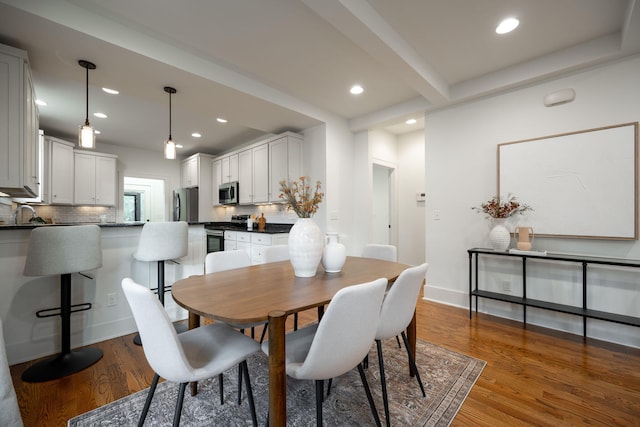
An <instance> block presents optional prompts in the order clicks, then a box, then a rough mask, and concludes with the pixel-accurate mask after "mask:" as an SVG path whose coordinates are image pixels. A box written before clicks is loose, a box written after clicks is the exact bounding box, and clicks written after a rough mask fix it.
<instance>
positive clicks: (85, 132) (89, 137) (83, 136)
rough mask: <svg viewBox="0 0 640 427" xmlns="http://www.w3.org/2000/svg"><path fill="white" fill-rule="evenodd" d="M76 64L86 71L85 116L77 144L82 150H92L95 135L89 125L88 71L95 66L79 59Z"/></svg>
mask: <svg viewBox="0 0 640 427" xmlns="http://www.w3.org/2000/svg"><path fill="white" fill-rule="evenodd" d="M78 64H80V66H81V67H82V68H84V69H86V70H87V83H86V89H87V103H86V115H85V119H84V125H82V126H80V133H79V135H78V144H79V145H80V147H82V148H94V147H95V146H96V134H95V132H94V130H93V128H92V127H91V125H90V124H89V70H95V69H96V64H94V63H93V62H89V61H85V60H84V59H81V60H80V61H78Z"/></svg>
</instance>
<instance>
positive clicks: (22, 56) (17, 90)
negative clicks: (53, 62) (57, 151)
mask: <svg viewBox="0 0 640 427" xmlns="http://www.w3.org/2000/svg"><path fill="white" fill-rule="evenodd" d="M35 99H36V97H35V91H34V88H33V82H32V79H31V70H30V68H29V63H28V58H27V52H25V51H23V50H20V49H15V48H13V47H10V46H5V45H0V192H3V193H6V194H9V195H10V196H14V197H38V196H39V193H40V189H39V186H40V176H39V169H40V167H39V161H40V160H39V158H38V156H39V150H38V106H37V105H36V103H35Z"/></svg>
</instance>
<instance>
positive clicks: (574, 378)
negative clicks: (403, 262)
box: [11, 301, 640, 427]
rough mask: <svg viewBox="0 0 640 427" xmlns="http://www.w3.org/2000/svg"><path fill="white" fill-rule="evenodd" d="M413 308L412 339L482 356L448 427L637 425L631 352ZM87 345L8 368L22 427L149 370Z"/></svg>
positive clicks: (635, 363)
mask: <svg viewBox="0 0 640 427" xmlns="http://www.w3.org/2000/svg"><path fill="white" fill-rule="evenodd" d="M417 313H418V337H419V338H420V339H424V340H428V341H431V342H433V343H435V344H438V345H440V346H442V347H446V348H449V349H451V350H455V351H458V352H460V353H464V354H467V355H470V356H474V357H477V358H479V359H482V360H485V361H486V362H487V366H486V367H485V369H484V371H483V372H482V375H481V376H480V378H479V379H478V381H477V383H476V385H475V386H474V387H473V389H472V390H471V393H470V394H469V396H468V397H467V399H466V401H465V402H464V404H463V406H462V408H461V410H460V412H459V413H458V415H457V416H456V418H455V420H454V421H453V423H452V425H453V426H502V425H509V426H510V425H535V426H565V425H573V426H576V425H620V426H634V425H635V426H638V425H640V350H639V349H635V348H629V347H624V346H618V345H614V344H608V343H604V342H602V341H597V340H592V339H587V340H583V338H582V337H579V336H575V335H570V334H565V333H560V332H557V331H552V330H548V329H543V328H539V327H535V326H531V325H527V326H526V328H525V327H523V325H522V324H521V323H519V322H513V321H508V320H504V319H500V318H496V317H492V316H488V315H483V314H480V315H479V316H477V317H476V316H474V318H473V319H472V320H469V314H468V311H467V310H465V309H460V308H454V307H449V306H446V305H442V304H436V303H433V302H428V301H420V302H419V303H418V310H417ZM313 319H315V312H307V313H302V315H301V322H303V323H304V322H306V321H311V320H313ZM639 333H640V330H639ZM95 347H99V348H101V349H102V350H103V351H104V358H103V359H102V360H100V361H99V362H98V363H96V364H95V365H94V366H92V367H90V368H88V369H86V370H85V371H82V372H80V373H77V374H74V375H72V376H70V377H67V378H63V379H61V380H56V381H50V382H46V383H35V384H29V383H24V382H22V380H21V379H20V375H21V374H22V372H23V371H24V369H26V368H27V367H28V366H29V365H30V364H31V362H29V363H24V364H19V365H15V366H12V367H11V374H12V376H13V381H14V384H15V388H16V393H17V395H18V400H19V402H20V409H21V411H22V417H23V419H24V423H25V426H27V427H30V426H38V427H46V426H65V425H66V422H67V420H68V419H69V418H71V417H73V416H75V415H78V414H80V413H83V412H86V411H88V410H90V409H93V408H96V407H98V406H101V405H104V404H106V403H108V402H111V401H114V400H116V399H119V398H121V397H124V396H126V395H128V394H131V393H133V392H136V391H138V390H141V389H144V388H146V387H148V386H149V384H150V382H151V379H152V377H153V372H152V371H151V369H150V368H149V366H148V364H147V362H146V359H145V357H144V354H143V350H142V348H141V347H138V346H135V345H134V344H133V343H132V335H127V336H124V337H119V338H115V339H112V340H108V341H104V342H101V343H98V344H96V345H95Z"/></svg>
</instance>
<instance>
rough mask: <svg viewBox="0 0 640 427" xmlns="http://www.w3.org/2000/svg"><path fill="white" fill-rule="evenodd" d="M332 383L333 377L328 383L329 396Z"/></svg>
mask: <svg viewBox="0 0 640 427" xmlns="http://www.w3.org/2000/svg"><path fill="white" fill-rule="evenodd" d="M331 384H333V378H329V382H328V384H327V397H329V395H330V394H331Z"/></svg>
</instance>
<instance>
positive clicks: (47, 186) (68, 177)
mask: <svg viewBox="0 0 640 427" xmlns="http://www.w3.org/2000/svg"><path fill="white" fill-rule="evenodd" d="M73 147H74V144H73V143H71V142H67V141H63V140H61V139H57V138H53V137H50V136H45V137H44V153H45V160H44V191H43V199H44V202H45V203H49V204H53V205H70V204H73V183H74V169H75V168H74V152H73Z"/></svg>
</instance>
